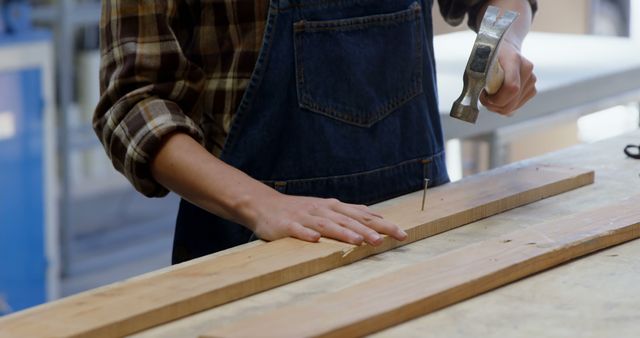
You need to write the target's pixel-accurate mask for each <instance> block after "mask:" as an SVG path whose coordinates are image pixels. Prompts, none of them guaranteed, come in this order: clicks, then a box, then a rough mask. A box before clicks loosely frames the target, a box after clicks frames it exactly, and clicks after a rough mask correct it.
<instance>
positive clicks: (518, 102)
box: [481, 73, 537, 116]
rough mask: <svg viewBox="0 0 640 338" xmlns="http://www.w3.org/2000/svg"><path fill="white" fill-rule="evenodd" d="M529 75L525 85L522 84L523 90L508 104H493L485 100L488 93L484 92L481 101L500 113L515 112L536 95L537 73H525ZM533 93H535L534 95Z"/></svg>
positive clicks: (488, 107) (510, 113)
mask: <svg viewBox="0 0 640 338" xmlns="http://www.w3.org/2000/svg"><path fill="white" fill-rule="evenodd" d="M524 76H526V77H527V79H526V80H525V81H523V85H521V88H522V90H521V91H520V93H518V96H517V98H516V99H514V100H513V101H512V102H510V103H509V104H508V105H506V106H498V105H495V104H491V103H489V102H487V103H486V104H485V102H483V99H484V100H486V93H484V95H485V96H484V97H481V102H482V104H483V105H485V107H486V108H487V109H489V110H491V111H493V112H496V113H499V114H501V115H505V116H511V115H513V113H514V112H515V111H516V110H518V109H519V108H520V107H522V106H523V105H524V104H525V103H526V102H527V101H528V100H529V99H531V98H532V97H533V96H535V94H536V93H535V83H536V81H537V79H536V76H535V74H533V73H529V74H524ZM532 94H533V95H532Z"/></svg>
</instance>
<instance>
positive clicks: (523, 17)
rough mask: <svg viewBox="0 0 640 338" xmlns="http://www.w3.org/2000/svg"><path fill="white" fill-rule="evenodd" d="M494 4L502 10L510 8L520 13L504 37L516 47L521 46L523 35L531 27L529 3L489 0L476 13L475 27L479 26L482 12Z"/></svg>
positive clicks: (515, 0)
mask: <svg viewBox="0 0 640 338" xmlns="http://www.w3.org/2000/svg"><path fill="white" fill-rule="evenodd" d="M490 5H491V6H496V7H498V8H500V9H501V10H502V11H503V12H504V11H506V10H512V11H515V12H518V13H520V16H519V17H518V19H517V20H516V21H515V22H514V23H513V25H512V26H511V28H510V29H509V31H508V32H507V35H505V37H504V39H505V40H506V41H508V42H510V43H511V44H513V45H514V46H516V47H517V48H518V49H521V47H522V41H524V38H525V36H526V35H527V34H528V33H529V30H530V29H531V21H532V16H533V13H532V11H531V4H530V3H529V1H527V0H489V1H487V3H486V4H485V6H484V7H483V8H482V10H481V11H480V13H479V14H478V16H477V18H476V20H477V27H480V23H481V22H482V18H483V17H484V13H485V11H486V9H487V7H489V6H490Z"/></svg>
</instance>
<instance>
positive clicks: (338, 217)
mask: <svg viewBox="0 0 640 338" xmlns="http://www.w3.org/2000/svg"><path fill="white" fill-rule="evenodd" d="M322 216H323V217H325V218H328V219H330V220H332V221H334V222H335V223H337V224H339V225H341V226H343V227H345V228H347V229H350V230H352V231H354V232H355V233H358V234H360V235H361V236H362V237H364V239H365V241H366V242H367V243H369V244H371V245H373V246H377V245H380V244H382V236H380V234H378V233H377V232H376V231H375V230H373V229H371V228H369V227H367V226H365V225H364V224H362V223H360V222H358V221H356V220H355V219H353V218H351V217H349V216H347V215H344V214H341V213H339V212H335V211H333V210H329V209H325V210H324V211H323V215H322Z"/></svg>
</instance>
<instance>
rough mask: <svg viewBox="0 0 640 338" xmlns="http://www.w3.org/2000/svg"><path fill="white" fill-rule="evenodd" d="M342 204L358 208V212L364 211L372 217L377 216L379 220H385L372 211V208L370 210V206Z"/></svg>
mask: <svg viewBox="0 0 640 338" xmlns="http://www.w3.org/2000/svg"><path fill="white" fill-rule="evenodd" d="M342 204H343V205H347V206H350V207H354V208H356V209H358V210H361V211H364V212H366V213H368V214H369V215H371V216H375V217H378V218H384V217H383V216H382V215H380V214H378V213H377V212H375V211H373V210H371V208H369V207H368V206H366V205H364V204H349V203H342ZM334 211H337V210H334Z"/></svg>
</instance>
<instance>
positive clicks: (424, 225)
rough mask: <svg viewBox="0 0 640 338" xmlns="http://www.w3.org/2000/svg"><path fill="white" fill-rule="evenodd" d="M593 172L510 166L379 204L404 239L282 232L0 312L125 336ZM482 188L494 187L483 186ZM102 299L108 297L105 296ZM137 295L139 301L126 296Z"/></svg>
mask: <svg viewBox="0 0 640 338" xmlns="http://www.w3.org/2000/svg"><path fill="white" fill-rule="evenodd" d="M593 181H594V172H593V171H590V170H585V169H580V168H566V167H558V166H553V165H511V166H507V167H503V168H498V169H495V170H492V171H490V172H488V173H484V174H482V175H478V176H476V177H474V176H472V177H469V178H468V179H463V180H461V181H458V182H455V183H451V184H447V185H444V186H440V187H436V188H434V189H430V191H429V197H428V198H429V208H430V209H428V210H427V211H425V212H420V208H419V205H420V200H421V195H420V193H419V192H416V193H413V194H408V195H405V196H402V197H399V198H397V199H394V200H390V201H387V202H384V203H381V204H380V205H377V206H375V208H376V209H378V210H379V212H381V213H382V214H383V215H384V216H385V217H388V218H389V219H391V220H392V221H394V222H396V223H397V224H399V225H400V226H402V227H403V228H404V229H405V230H406V231H407V233H408V234H409V238H408V239H407V240H406V241H403V242H397V241H395V240H393V239H392V238H390V237H385V238H384V241H383V243H382V244H381V245H380V246H377V247H372V246H369V245H362V246H353V245H350V244H346V243H340V242H336V241H332V240H325V239H322V240H321V241H320V242H319V243H307V242H302V241H299V240H295V239H291V238H287V239H282V240H277V241H273V242H268V243H261V244H258V245H251V246H249V247H247V248H246V249H243V250H232V252H230V253H218V254H215V255H211V256H207V257H203V258H200V259H198V260H196V261H194V262H187V263H184V264H179V265H176V266H172V267H169V268H166V269H163V270H162V271H160V272H152V273H150V274H148V275H143V276H140V277H136V278H133V279H131V280H128V281H124V282H119V283H115V284H113V285H109V286H107V287H103V288H99V289H96V290H91V291H88V292H84V293H81V294H78V295H75V296H72V297H68V298H65V299H61V300H59V301H55V302H52V303H48V304H44V305H42V306H38V307H34V308H32V309H28V310H26V311H22V312H18V313H16V314H12V315H9V316H6V317H4V318H0V328H1V329H0V334H2V333H3V332H9V333H11V336H12V337H33V336H42V337H47V336H65V337H112V336H123V335H127V334H131V333H134V332H138V331H141V330H144V329H148V328H151V327H154V326H156V325H160V324H163V323H166V322H169V321H172V320H176V319H178V318H181V317H184V316H188V315H191V314H193V313H196V312H199V311H202V310H206V309H210V308H212V307H215V306H218V305H221V304H224V303H228V302H230V301H234V300H237V299H240V298H243V297H246V296H249V295H252V294H255V293H258V292H262V291H265V290H268V289H271V288H274V287H277V286H280V285H283V284H286V283H290V282H293V281H296V280H299V279H302V278H305V277H309V276H312V275H315V274H318V273H321V272H324V271H327V270H330V269H333V268H336V267H340V266H343V265H346V264H349V263H352V262H354V261H357V260H360V259H362V258H364V257H367V256H370V255H373V254H377V253H380V252H384V251H387V250H390V249H393V248H396V247H398V246H402V245H406V244H409V243H412V242H414V241H417V240H420V239H424V238H426V237H429V236H433V235H435V234H438V233H442V232H444V231H447V230H451V229H453V228H456V227H459V226H462V225H464V224H468V223H471V222H474V221H477V220H479V219H482V218H486V217H489V216H492V215H495V214H497V213H500V212H504V211H506V210H509V209H512V208H515V207H519V206H522V205H525V204H528V203H532V202H535V201H538V200H540V199H543V198H547V197H550V196H553V195H557V194H560V193H563V192H566V191H569V190H572V189H576V188H579V187H582V186H585V185H588V184H591V183H593ZM487 187H490V188H489V189H488V188H487ZM106 299H108V302H106V301H105V300H106ZM132 300H135V301H132Z"/></svg>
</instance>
